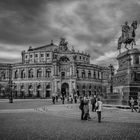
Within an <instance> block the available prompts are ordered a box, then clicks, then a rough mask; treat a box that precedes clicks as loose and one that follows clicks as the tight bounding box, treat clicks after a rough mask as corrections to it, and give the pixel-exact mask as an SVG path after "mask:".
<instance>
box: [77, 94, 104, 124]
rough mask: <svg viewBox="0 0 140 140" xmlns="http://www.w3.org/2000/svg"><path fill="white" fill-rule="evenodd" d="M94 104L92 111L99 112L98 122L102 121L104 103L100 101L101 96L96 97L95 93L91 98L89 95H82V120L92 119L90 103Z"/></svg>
mask: <svg viewBox="0 0 140 140" xmlns="http://www.w3.org/2000/svg"><path fill="white" fill-rule="evenodd" d="M90 101H91V105H92V111H93V112H95V111H96V112H97V116H98V122H99V123H100V122H101V112H102V107H103V104H102V102H101V101H100V98H96V96H95V95H93V96H92V97H91V98H89V97H88V95H85V96H81V97H80V106H79V108H80V110H81V120H90V119H91V117H90V113H89V105H90Z"/></svg>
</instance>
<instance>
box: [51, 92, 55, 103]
mask: <svg viewBox="0 0 140 140" xmlns="http://www.w3.org/2000/svg"><path fill="white" fill-rule="evenodd" d="M52 102H53V104H55V94H53V95H52Z"/></svg>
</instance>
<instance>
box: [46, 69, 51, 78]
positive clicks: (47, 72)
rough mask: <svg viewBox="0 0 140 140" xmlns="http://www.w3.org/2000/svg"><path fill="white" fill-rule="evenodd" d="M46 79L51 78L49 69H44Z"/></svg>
mask: <svg viewBox="0 0 140 140" xmlns="http://www.w3.org/2000/svg"><path fill="white" fill-rule="evenodd" d="M46 77H51V70H50V69H46Z"/></svg>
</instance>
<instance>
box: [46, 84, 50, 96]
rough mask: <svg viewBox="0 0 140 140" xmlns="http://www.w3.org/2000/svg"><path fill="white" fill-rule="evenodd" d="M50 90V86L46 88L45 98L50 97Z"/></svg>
mask: <svg viewBox="0 0 140 140" xmlns="http://www.w3.org/2000/svg"><path fill="white" fill-rule="evenodd" d="M50 90H51V86H50V85H47V86H46V96H45V97H50Z"/></svg>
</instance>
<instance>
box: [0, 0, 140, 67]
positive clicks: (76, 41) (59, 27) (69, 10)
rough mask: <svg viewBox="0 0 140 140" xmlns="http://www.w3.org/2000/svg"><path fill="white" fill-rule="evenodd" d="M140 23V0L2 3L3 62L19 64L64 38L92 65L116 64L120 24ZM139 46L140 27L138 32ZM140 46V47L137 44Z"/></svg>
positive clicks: (0, 58)
mask: <svg viewBox="0 0 140 140" xmlns="http://www.w3.org/2000/svg"><path fill="white" fill-rule="evenodd" d="M126 20H127V21H128V22H129V24H131V22H132V21H133V20H138V23H140V1H139V0H0V62H10V63H11V62H20V61H21V51H22V50H27V49H28V47H29V46H32V47H38V46H42V45H45V44H49V43H50V40H52V39H53V40H54V43H55V44H58V42H59V38H61V37H65V38H66V39H67V40H68V42H69V44H70V45H73V46H74V47H75V49H76V50H80V51H83V50H85V51H88V52H89V53H90V55H91V62H92V63H95V64H100V65H109V64H110V63H112V64H114V65H116V60H115V57H116V56H117V54H118V52H117V40H118V38H119V36H120V35H121V25H122V24H123V23H124V22H125V21H126ZM136 34H137V36H136V40H137V46H136V47H140V27H139V26H138V29H137V30H136ZM138 44H139V45H138Z"/></svg>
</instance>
